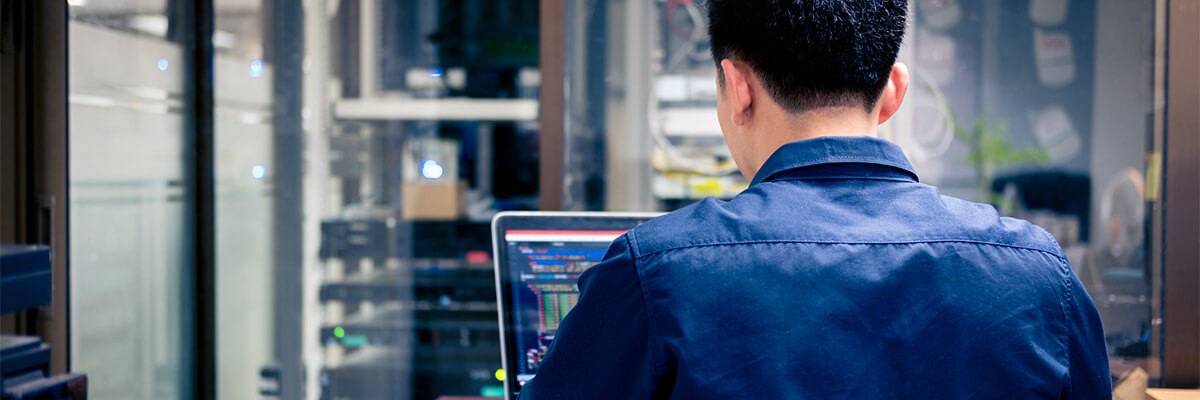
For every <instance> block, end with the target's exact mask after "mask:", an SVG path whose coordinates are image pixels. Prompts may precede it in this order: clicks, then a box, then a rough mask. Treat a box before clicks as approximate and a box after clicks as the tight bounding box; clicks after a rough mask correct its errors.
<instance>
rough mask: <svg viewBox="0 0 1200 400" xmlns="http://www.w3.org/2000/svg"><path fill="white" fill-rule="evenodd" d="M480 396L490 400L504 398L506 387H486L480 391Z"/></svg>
mask: <svg viewBox="0 0 1200 400" xmlns="http://www.w3.org/2000/svg"><path fill="white" fill-rule="evenodd" d="M479 396H480V397H488V398H501V397H504V386H484V387H482V388H480V389H479Z"/></svg>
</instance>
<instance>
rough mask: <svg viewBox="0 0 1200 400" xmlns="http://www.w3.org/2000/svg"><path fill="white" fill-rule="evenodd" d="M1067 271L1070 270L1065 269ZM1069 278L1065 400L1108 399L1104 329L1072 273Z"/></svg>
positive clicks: (1109, 387) (1108, 378)
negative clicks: (1067, 377)
mask: <svg viewBox="0 0 1200 400" xmlns="http://www.w3.org/2000/svg"><path fill="white" fill-rule="evenodd" d="M1068 271H1070V268H1068ZM1068 274H1069V275H1070V284H1071V286H1070V287H1069V288H1068V290H1069V291H1070V292H1069V293H1070V296H1071V298H1070V303H1069V304H1068V306H1069V309H1068V310H1067V318H1068V320H1067V335H1068V337H1067V352H1068V356H1069V361H1068V362H1069V363H1070V371H1069V374H1070V383H1069V384H1070V388H1069V389H1068V390H1067V393H1068V395H1067V396H1064V398H1068V399H1107V398H1110V397H1112V377H1111V375H1110V372H1109V369H1108V348H1107V346H1106V345H1105V342H1104V327H1103V325H1102V324H1101V322H1100V313H1099V312H1098V311H1097V310H1096V304H1095V303H1093V302H1092V297H1091V296H1089V295H1088V293H1087V291H1086V290H1085V289H1084V287H1083V283H1081V282H1080V281H1079V278H1078V277H1076V276H1075V274H1074V273H1071V272H1068Z"/></svg>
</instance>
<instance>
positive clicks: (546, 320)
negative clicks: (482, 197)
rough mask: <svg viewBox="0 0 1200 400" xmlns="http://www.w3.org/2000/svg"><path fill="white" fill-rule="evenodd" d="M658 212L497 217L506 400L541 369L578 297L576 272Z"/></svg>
mask: <svg viewBox="0 0 1200 400" xmlns="http://www.w3.org/2000/svg"><path fill="white" fill-rule="evenodd" d="M658 215H661V214H634V213H562V212H505V213H500V214H498V215H496V217H495V218H494V219H492V248H493V249H494V251H495V254H494V256H495V257H494V260H495V264H496V297H497V300H498V301H497V303H498V306H499V309H500V310H499V311H500V312H499V314H500V342H501V358H502V361H501V362H502V365H503V368H504V371H505V379H504V395H505V398H506V399H510V400H511V399H515V398H516V397H517V394H518V393H520V391H521V386H522V385H524V384H525V383H526V382H528V381H529V380H530V379H533V377H534V375H536V374H537V371H538V367H539V366H540V365H541V362H542V357H544V356H545V355H546V350H547V349H548V348H549V346H550V342H551V341H553V340H554V333H555V332H556V331H557V329H558V324H559V323H560V322H562V319H563V317H565V316H566V314H567V312H568V311H570V310H571V308H572V307H574V306H575V303H576V302H577V301H578V300H579V288H578V285H577V282H578V280H579V275H580V274H581V273H583V271H585V270H587V269H588V268H589V267H591V266H593V265H595V264H597V263H599V262H600V261H601V260H602V259H603V258H604V255H605V254H606V253H607V252H608V247H609V245H610V244H611V243H612V241H613V239H616V238H617V237H619V236H621V234H623V233H625V231H627V230H629V229H632V228H633V227H636V226H638V225H639V224H641V223H643V222H645V221H648V220H650V219H652V218H654V217H656V216H658Z"/></svg>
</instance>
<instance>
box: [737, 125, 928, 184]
mask: <svg viewBox="0 0 1200 400" xmlns="http://www.w3.org/2000/svg"><path fill="white" fill-rule="evenodd" d="M828 164H871V165H878V166H886V167H891V168H890V169H892V170H898V171H895V172H900V173H901V174H900V175H901V176H903V177H907V178H908V179H911V180H913V181H916V180H917V173H916V172H915V171H914V170H913V167H912V165H911V164H909V162H908V158H907V157H905V156H904V151H902V150H900V147H899V146H896V145H895V144H892V142H889V141H886V140H883V139H879V138H874V137H869V136H823V137H818V138H814V139H806V140H801V141H798V142H792V143H788V144H785V145H783V146H782V147H780V148H779V150H775V153H774V154H771V157H770V158H768V159H767V162H765V163H763V166H762V168H760V169H759V170H758V174H756V175H754V180H753V181H752V182H750V184H751V185H756V184H759V183H762V182H765V181H768V180H770V179H771V178H772V177H774V176H777V175H780V174H782V173H783V172H787V171H791V170H796V169H801V168H805V167H814V166H820V165H828ZM837 175H839V176H846V175H854V171H853V169H838V173H837Z"/></svg>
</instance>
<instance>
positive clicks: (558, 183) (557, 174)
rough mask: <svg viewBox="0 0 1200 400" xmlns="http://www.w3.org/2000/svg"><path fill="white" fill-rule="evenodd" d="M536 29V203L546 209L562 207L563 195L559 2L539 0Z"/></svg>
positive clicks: (563, 66) (562, 65)
mask: <svg viewBox="0 0 1200 400" xmlns="http://www.w3.org/2000/svg"><path fill="white" fill-rule="evenodd" d="M540 4H541V9H540V10H539V12H540V13H541V15H539V22H540V31H539V33H538V37H539V46H538V64H539V66H540V69H541V72H542V88H541V91H540V92H541V98H540V99H539V101H538V103H539V105H538V117H539V118H538V119H540V120H541V132H540V137H539V140H538V153H539V154H538V158H539V160H538V163H539V165H538V191H539V192H540V193H539V197H538V204H539V208H541V209H542V210H546V211H554V210H561V209H562V206H563V204H562V198H563V181H564V179H563V178H564V176H565V175H564V172H563V171H564V165H563V156H564V148H563V127H564V125H563V122H564V121H563V118H564V116H563V103H564V97H565V96H566V94H565V93H566V92H565V89H566V88H565V87H564V86H565V81H564V79H563V78H564V76H565V73H566V64H565V61H566V60H565V59H564V58H563V53H564V47H563V32H564V30H563V8H564V5H563V2H562V1H561V0H541V2H540Z"/></svg>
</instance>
